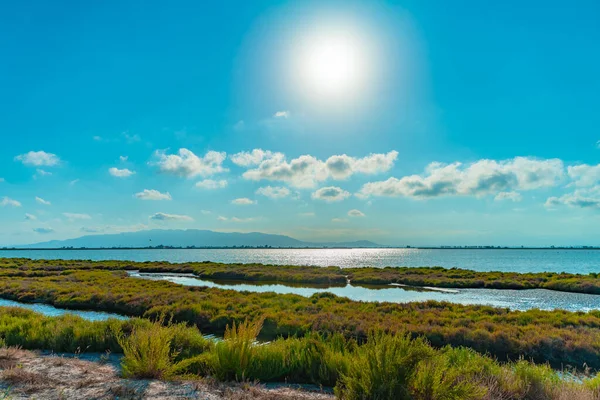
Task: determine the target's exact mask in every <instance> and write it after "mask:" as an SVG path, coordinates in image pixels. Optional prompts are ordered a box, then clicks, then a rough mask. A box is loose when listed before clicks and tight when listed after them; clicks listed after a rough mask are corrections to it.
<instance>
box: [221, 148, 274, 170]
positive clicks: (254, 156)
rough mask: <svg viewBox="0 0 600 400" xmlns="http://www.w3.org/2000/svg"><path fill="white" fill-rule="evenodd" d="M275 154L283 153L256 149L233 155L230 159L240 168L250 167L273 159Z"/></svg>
mask: <svg viewBox="0 0 600 400" xmlns="http://www.w3.org/2000/svg"><path fill="white" fill-rule="evenodd" d="M274 154H281V153H273V152H271V151H269V150H263V149H254V150H252V151H241V152H239V153H236V154H233V155H232V156H230V158H231V161H233V163H234V164H235V165H239V166H240V167H249V166H251V165H258V164H260V163H261V162H262V161H263V160H265V159H267V158H272V157H273V155H274ZM281 155H283V154H281Z"/></svg>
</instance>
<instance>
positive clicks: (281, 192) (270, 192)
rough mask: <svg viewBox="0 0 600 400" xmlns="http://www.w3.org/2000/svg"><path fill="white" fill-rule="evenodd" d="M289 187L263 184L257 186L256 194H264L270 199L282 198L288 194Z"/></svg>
mask: <svg viewBox="0 0 600 400" xmlns="http://www.w3.org/2000/svg"><path fill="white" fill-rule="evenodd" d="M290 193H291V192H290V189H288V188H286V187H282V186H265V187H261V188H258V189H257V190H256V194H260V195H261V196H266V197H269V198H271V199H282V198H284V197H287V196H289V195H290Z"/></svg>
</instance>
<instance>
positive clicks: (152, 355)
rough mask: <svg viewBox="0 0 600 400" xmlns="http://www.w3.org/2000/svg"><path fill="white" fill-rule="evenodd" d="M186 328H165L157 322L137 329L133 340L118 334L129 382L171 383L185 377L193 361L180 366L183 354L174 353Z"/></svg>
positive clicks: (182, 363)
mask: <svg viewBox="0 0 600 400" xmlns="http://www.w3.org/2000/svg"><path fill="white" fill-rule="evenodd" d="M185 331H186V328H185V326H182V325H175V326H173V325H170V326H163V322H162V320H157V321H155V322H152V323H150V324H146V325H145V326H138V327H135V328H134V329H133V330H132V332H131V334H130V335H129V336H125V335H123V334H122V333H121V332H117V333H116V337H117V340H118V342H119V345H120V346H121V348H122V349H123V359H122V360H121V367H122V373H123V376H124V377H125V378H138V379H170V378H172V377H173V376H175V375H176V374H177V373H182V372H184V370H185V369H186V368H187V367H188V366H189V363H190V361H186V362H185V363H184V362H183V361H179V362H176V359H177V357H178V355H179V351H177V350H173V343H174V341H175V338H176V336H177V335H180V336H182V332H185ZM186 333H187V335H186V336H185V337H186V338H188V339H189V332H186Z"/></svg>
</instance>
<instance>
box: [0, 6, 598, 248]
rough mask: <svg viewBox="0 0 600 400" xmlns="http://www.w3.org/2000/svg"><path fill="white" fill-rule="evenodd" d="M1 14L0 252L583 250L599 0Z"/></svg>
mask: <svg viewBox="0 0 600 400" xmlns="http://www.w3.org/2000/svg"><path fill="white" fill-rule="evenodd" d="M221 3H222V4H216V3H215V4H211V5H209V4H204V3H202V2H192V1H190V2H185V1H177V2H171V3H169V4H168V5H167V4H166V3H164V2H136V1H131V2H116V1H106V2H96V3H92V2H58V1H57V2H51V3H49V2H12V3H10V4H9V3H6V4H3V5H2V6H0V51H1V57H2V63H0V88H1V90H0V121H2V124H1V126H0V132H1V135H2V145H1V146H0V245H11V244H21V243H32V242H39V241H46V240H51V239H63V238H71V237H77V236H81V235H84V234H90V233H114V232H125V231H133V230H140V229H151V228H177V229H188V228H198V229H212V230H220V231H241V232H249V231H260V232H269V233H282V234H287V235H290V236H293V237H296V238H299V239H305V240H311V241H320V240H323V241H326V240H327V241H329V240H354V239H370V240H373V241H376V242H379V243H383V244H392V245H406V244H411V245H420V244H421V245H425V244H431V245H436V244H499V245H520V244H526V245H558V244H561V245H562V244H564V245H576V244H586V245H589V244H594V245H599V244H600V243H598V241H597V239H596V238H597V237H598V234H600V164H599V162H600V129H599V126H600V113H598V110H599V109H600V98H599V97H598V93H600V78H599V76H598V71H600V53H599V52H598V51H597V43H598V42H599V41H600V26H599V25H598V23H597V20H598V15H600V5H599V4H598V3H597V2H594V1H583V0H582V1H578V2H571V3H565V2H557V1H556V2H555V1H550V2H548V1H544V2H541V1H540V2H536V1H530V2H527V3H526V4H523V2H517V1H504V2H496V4H490V3H489V2H481V1H456V2H446V1H404V2H402V1H398V2H391V1H345V2H341V1H328V0H324V1H253V2H248V1H229V2H221Z"/></svg>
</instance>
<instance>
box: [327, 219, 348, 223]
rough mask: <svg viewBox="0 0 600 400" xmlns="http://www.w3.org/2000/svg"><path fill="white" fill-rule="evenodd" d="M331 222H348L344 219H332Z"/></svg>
mask: <svg viewBox="0 0 600 400" xmlns="http://www.w3.org/2000/svg"><path fill="white" fill-rule="evenodd" d="M331 222H336V223H341V222H348V220H347V219H345V218H332V219H331Z"/></svg>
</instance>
